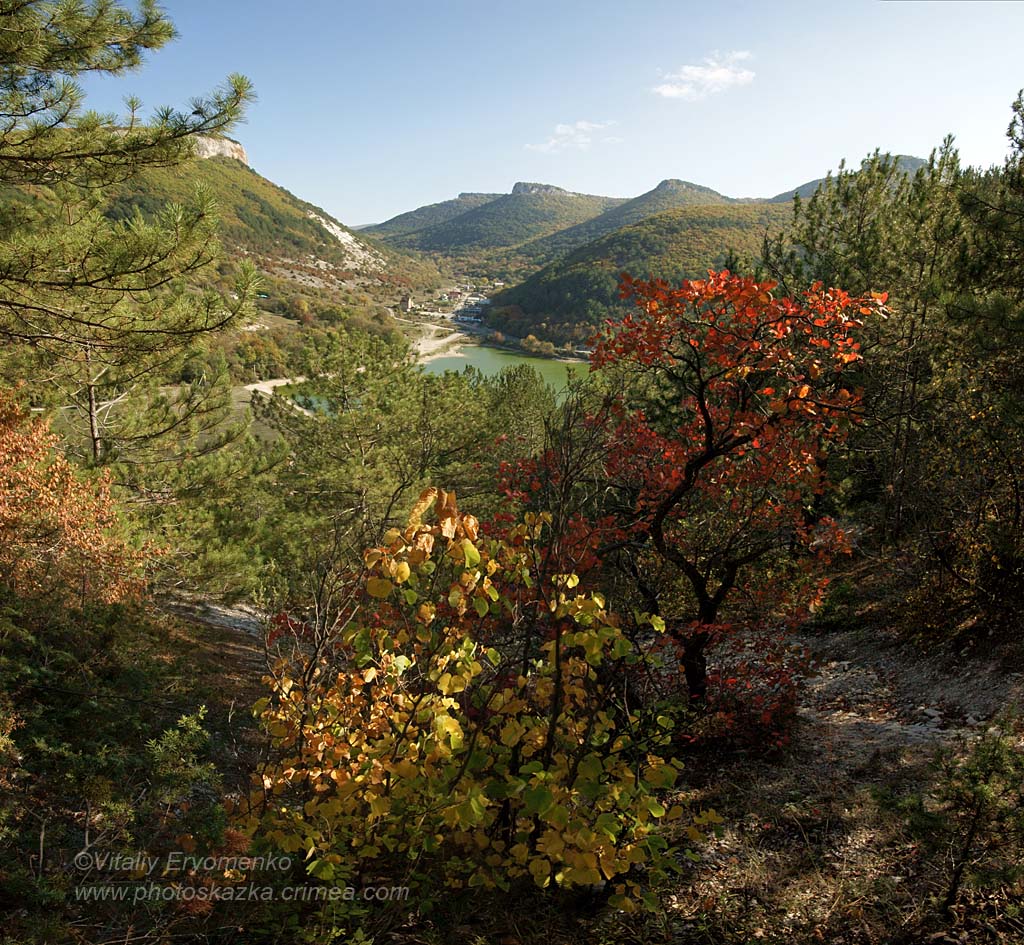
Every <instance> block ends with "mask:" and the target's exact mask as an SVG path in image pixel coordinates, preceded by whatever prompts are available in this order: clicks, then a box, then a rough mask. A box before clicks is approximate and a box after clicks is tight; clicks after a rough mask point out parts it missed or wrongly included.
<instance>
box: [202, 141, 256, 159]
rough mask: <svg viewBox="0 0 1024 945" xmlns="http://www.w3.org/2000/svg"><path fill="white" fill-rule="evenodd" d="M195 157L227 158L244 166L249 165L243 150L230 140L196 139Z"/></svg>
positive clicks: (247, 157) (247, 156)
mask: <svg viewBox="0 0 1024 945" xmlns="http://www.w3.org/2000/svg"><path fill="white" fill-rule="evenodd" d="M196 157H200V158H211V157H229V158H234V159H235V160H236V161H241V162H242V163H243V164H245V165H246V166H248V164H249V155H247V154H246V153H245V148H243V147H242V146H241V145H240V144H239V143H238V142H237V141H233V140H232V139H231V138H196Z"/></svg>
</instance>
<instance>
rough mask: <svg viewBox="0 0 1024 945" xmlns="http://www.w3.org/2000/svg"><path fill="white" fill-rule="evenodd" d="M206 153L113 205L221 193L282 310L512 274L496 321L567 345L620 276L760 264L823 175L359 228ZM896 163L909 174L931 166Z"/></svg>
mask: <svg viewBox="0 0 1024 945" xmlns="http://www.w3.org/2000/svg"><path fill="white" fill-rule="evenodd" d="M201 153H203V154H206V155H207V157H206V158H205V159H203V160H199V161H196V162H193V163H192V164H190V165H187V166H185V167H181V168H175V169H151V170H148V171H145V172H144V173H143V174H141V175H140V176H139V177H138V178H137V179H136V180H134V181H133V182H132V184H131V185H130V186H128V185H125V186H123V187H122V188H121V189H120V190H117V191H115V193H114V195H113V201H112V203H111V205H110V208H109V210H108V212H109V213H110V215H111V216H114V217H117V218H124V217H127V216H129V215H131V214H133V213H134V212H136V211H141V212H142V213H144V214H146V213H150V212H154V211H155V210H156V209H157V208H158V207H160V206H161V205H163V204H164V203H166V202H168V201H177V202H183V201H185V200H187V199H188V197H189V195H190V194H191V193H192V191H193V190H194V188H195V187H196V186H197V185H201V186H203V187H204V188H206V190H207V191H208V192H210V193H212V195H213V196H214V198H215V200H216V203H217V206H218V210H219V213H220V216H221V220H222V230H221V232H222V241H223V242H224V244H225V247H226V248H227V249H228V250H229V253H230V254H232V255H234V256H236V257H238V256H246V257H248V258H251V259H253V260H254V261H255V262H256V263H257V265H258V266H259V267H260V269H261V270H263V271H264V272H265V273H267V274H268V276H269V277H270V278H271V280H273V281H274V282H275V283H276V289H275V290H271V294H272V295H274V296H275V300H272V301H271V303H268V305H269V306H270V310H284V309H286V308H287V304H288V302H287V299H288V297H289V296H291V295H293V293H294V292H302V293H313V294H318V295H320V296H324V295H327V296H333V297H334V300H336V301H344V302H345V303H346V305H348V306H350V307H351V306H352V305H353V304H355V301H354V300H356V298H357V295H361V296H362V297H366V295H367V293H368V294H369V297H370V298H371V299H372V301H373V302H374V303H376V304H378V305H386V306H392V305H394V304H396V303H397V302H398V300H399V299H400V298H401V297H402V296H403V295H406V294H410V293H411V294H414V295H425V294H428V293H430V292H432V290H433V289H434V288H436V287H437V286H438V285H439V284H440V282H441V271H448V272H454V273H459V272H461V273H464V274H467V275H469V276H471V277H472V276H475V277H486V278H488V279H491V280H503V281H506V282H508V283H510V285H509V286H508V287H507V288H504V289H503V290H502V291H500V292H499V293H497V294H496V295H494V296H493V302H494V305H493V307H492V309H491V312H490V315H489V317H488V323H489V324H491V325H492V326H493V327H495V328H498V329H501V330H503V331H505V332H507V333H509V334H512V335H517V336H525V335H527V334H534V335H536V336H538V337H539V338H541V339H543V340H548V341H553V342H556V343H571V344H579V343H580V342H582V341H583V340H584V339H586V338H587V337H588V336H589V335H591V334H592V333H593V330H594V329H595V328H596V327H598V326H599V325H601V324H602V323H603V321H604V320H605V319H607V318H608V317H614V316H615V315H616V313H617V312H619V311H620V310H621V303H620V302H619V300H618V297H617V289H616V287H617V283H618V277H619V274H620V273H621V272H623V271H629V272H631V273H633V274H634V275H636V276H639V277H646V276H657V277H661V278H666V279H670V280H678V279H680V278H684V277H693V276H699V275H701V274H702V273H703V272H705V271H706V270H707V269H708V268H717V267H721V266H723V265H725V264H727V263H729V264H732V265H735V264H736V263H737V262H738V261H746V262H747V263H751V262H752V261H753V260H756V259H757V257H758V255H759V252H760V248H761V243H762V240H763V238H764V236H765V234H766V232H767V231H768V230H770V229H772V230H776V231H777V230H778V229H780V228H782V227H783V226H784V225H785V223H786V222H787V220H788V219H789V218H790V216H791V213H792V209H791V204H792V200H793V197H794V196H795V195H799V196H800V197H803V198H806V197H808V196H810V195H812V194H813V193H814V192H815V190H817V188H818V187H819V185H820V184H821V183H822V182H823V180H824V178H819V179H816V180H813V181H808V182H806V183H804V184H801V185H800V186H799V187H796V188H794V189H793V190H788V191H784V192H783V193H781V194H777V195H776V196H774V197H770V198H765V199H762V200H758V199H749V198H742V199H741V198H733V197H728V196H725V195H723V194H720V193H718V192H717V191H715V190H712V189H711V188H709V187H705V186H702V185H700V184H696V183H692V182H690V181H685V180H678V179H674V178H670V179H666V180H663V181H662V182H661V183H659V184H658V185H657V186H656V187H654V188H652V189H651V190H650V191H648V192H646V193H643V194H641V195H639V196H637V197H633V198H631V199H626V198H620V197H603V196H596V195H593V194H581V193H574V192H572V191H569V190H565V189H563V188H561V187H556V186H554V185H550V184H542V183H531V182H520V183H517V184H516V185H515V186H514V187H513V188H512V190H511V191H510V192H509V193H507V194H494V193H461V194H459V195H458V196H457V197H454V198H453V199H451V200H446V201H442V202H440V203H434V204H429V205H427V206H423V207H419V208H417V209H415V210H411V211H409V212H407V213H402V214H399V215H398V216H396V217H393V218H391V219H390V220H387V221H386V222H384V223H380V224H375V225H372V226H368V227H362V228H360V229H359V231H358V233H355V232H353V230H352V229H350V228H348V227H346V226H345V225H344V224H342V223H341V222H340V221H339V220H337V219H335V218H334V217H332V216H331V215H330V214H329V213H328V212H327V211H325V210H323V209H322V208H320V207H317V206H315V205H313V204H311V203H308V202H306V201H304V200H302V199H301V198H299V197H296V196H295V195H293V194H291V193H290V192H289V191H287V190H285V189H284V188H282V187H279V186H278V185H276V184H274V183H273V182H271V181H269V180H267V179H266V178H264V177H262V176H260V175H259V174H257V173H256V172H255V171H254V170H252V168H250V167H249V166H248V165H247V163H246V162H247V155H246V154H245V151H244V149H242V148H241V146H240V145H238V143H237V142H228V143H222V144H218V145H217V146H210V147H206V148H204V149H201ZM899 160H900V165H901V166H902V167H903V169H904V170H905V171H906V172H907V173H911V172H913V171H914V170H916V169H917V168H918V167H920V166H921V165H922V164H924V163H925V162H924V161H922V160H921V159H920V158H911V157H901V158H900V159H899ZM289 286H291V289H289V288H288V287H289ZM282 287H283V288H282Z"/></svg>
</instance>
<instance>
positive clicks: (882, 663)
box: [794, 630, 1024, 765]
mask: <svg viewBox="0 0 1024 945" xmlns="http://www.w3.org/2000/svg"><path fill="white" fill-rule="evenodd" d="M794 643H795V644H796V645H798V646H804V647H806V648H807V650H808V651H809V652H810V653H811V654H812V658H811V664H810V668H809V670H808V673H807V675H806V677H805V679H804V685H803V689H802V692H801V694H800V708H799V709H798V717H799V718H800V720H801V721H802V722H804V723H805V724H807V725H809V726H811V727H812V728H816V729H821V730H822V733H823V735H825V737H827V738H828V739H829V741H830V743H831V744H833V745H834V746H835V750H836V751H837V752H838V754H839V757H838V758H837V759H836V760H837V761H843V762H846V763H848V764H851V765H852V764H854V763H858V762H861V761H863V760H864V758H866V757H870V756H872V755H873V754H875V753H879V752H891V751H892V750H899V749H931V748H933V747H935V746H936V745H938V744H940V743H942V742H944V741H949V740H953V739H957V738H961V737H967V736H970V735H971V734H972V733H977V732H980V731H983V730H984V729H985V727H986V726H987V723H988V722H989V720H991V719H992V718H993V717H994V716H996V715H997V714H998V713H999V712H1000V711H1001V710H1002V709H1003V708H1004V707H1005V706H1007V705H1010V704H1013V703H1018V704H1019V703H1020V702H1021V701H1022V699H1024V674H1022V673H1017V672H1009V671H1007V670H1006V668H1005V667H1003V666H1001V665H1000V664H998V663H997V662H995V661H991V662H986V661H985V660H977V659H975V660H971V661H956V662H954V658H953V657H952V656H949V655H941V654H927V653H923V652H921V650H920V649H919V648H917V647H913V646H911V645H910V644H905V643H901V642H899V641H897V640H896V639H895V638H893V637H891V636H890V635H887V634H885V633H879V632H878V631H875V630H871V631H868V630H852V631H845V632H841V633H830V634H821V635H818V634H806V633H805V634H801V635H798V636H797V637H796V638H795V640H794Z"/></svg>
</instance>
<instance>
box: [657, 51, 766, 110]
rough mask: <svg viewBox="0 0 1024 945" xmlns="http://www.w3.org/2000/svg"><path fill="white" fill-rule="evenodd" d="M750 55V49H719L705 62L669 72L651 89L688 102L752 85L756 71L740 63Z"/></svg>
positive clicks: (665, 95)
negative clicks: (721, 51)
mask: <svg viewBox="0 0 1024 945" xmlns="http://www.w3.org/2000/svg"><path fill="white" fill-rule="evenodd" d="M749 58H750V53H749V52H747V51H746V50H737V51H735V52H730V53H726V54H725V55H724V56H721V55H720V54H719V53H717V52H715V53H712V54H711V55H710V56H708V57H707V58H706V59H705V60H704V63H703V64H702V65H699V66H683V68H682V69H680V70H679V71H678V72H673V73H670V74H668V75H666V76H664V78H665V80H666V81H665V82H663V83H662V84H661V85H656V86H655V87H654V88H653V89H652V90H651V91H652V92H654V93H655V94H656V95H661V96H663V97H664V98H681V99H682V100H683V101H684V102H699V101H700V100H701V99H703V98H707V97H708V96H709V95H716V94H717V93H719V92H725V91H727V90H728V89H731V88H735V87H737V86H740V85H750V83H751V82H753V81H754V73H753V72H751V71H750V69H744V68H742V67H741V66H740V65H739V63H741V62H743V61H744V60H745V59H749Z"/></svg>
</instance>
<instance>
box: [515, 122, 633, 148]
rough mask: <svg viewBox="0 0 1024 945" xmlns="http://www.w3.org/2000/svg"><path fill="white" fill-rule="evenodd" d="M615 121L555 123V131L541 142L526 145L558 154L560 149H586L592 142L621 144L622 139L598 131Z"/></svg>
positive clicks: (609, 126) (610, 125)
mask: <svg viewBox="0 0 1024 945" xmlns="http://www.w3.org/2000/svg"><path fill="white" fill-rule="evenodd" d="M614 124H615V122H614V121H576V122H573V123H572V124H571V125H569V124H566V125H555V132H554V134H553V135H551V137H550V138H548V140H547V141H544V142H542V143H541V144H528V145H526V148H527V150H529V151H543V152H544V153H545V154H557V153H558V152H559V151H566V150H569V149H575V150H577V151H586V150H587V149H588V148H589V147H590V146H591V145H592V144H595V143H597V144H619V143H620V142H621V141H622V139H621V138H616V137H614V136H612V135H602V134H598V132H601V131H604V130H605V129H606V128H611V127H612V126H613V125H614Z"/></svg>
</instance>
